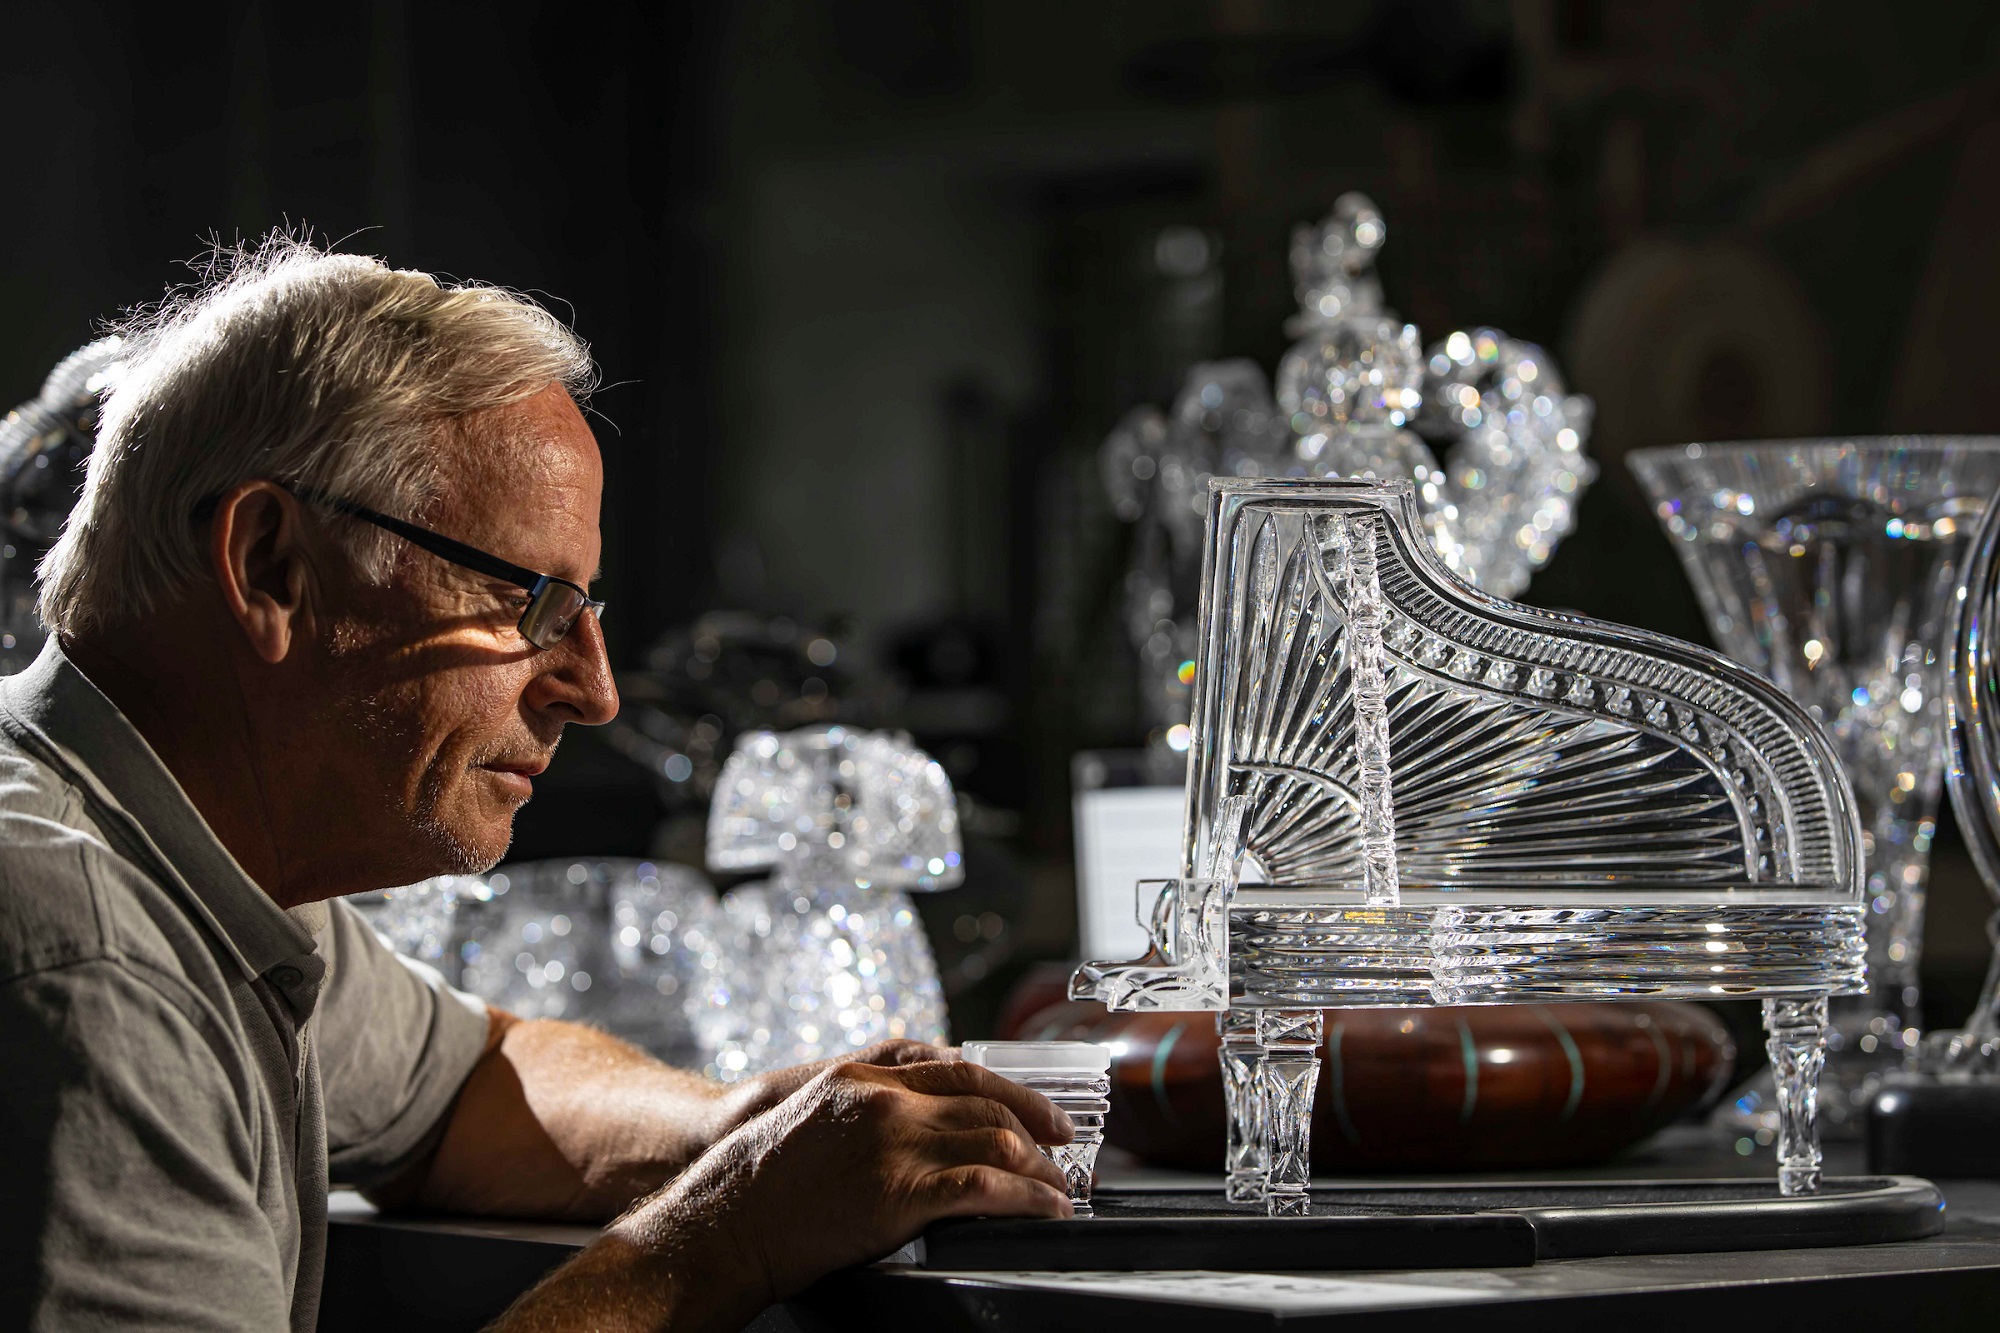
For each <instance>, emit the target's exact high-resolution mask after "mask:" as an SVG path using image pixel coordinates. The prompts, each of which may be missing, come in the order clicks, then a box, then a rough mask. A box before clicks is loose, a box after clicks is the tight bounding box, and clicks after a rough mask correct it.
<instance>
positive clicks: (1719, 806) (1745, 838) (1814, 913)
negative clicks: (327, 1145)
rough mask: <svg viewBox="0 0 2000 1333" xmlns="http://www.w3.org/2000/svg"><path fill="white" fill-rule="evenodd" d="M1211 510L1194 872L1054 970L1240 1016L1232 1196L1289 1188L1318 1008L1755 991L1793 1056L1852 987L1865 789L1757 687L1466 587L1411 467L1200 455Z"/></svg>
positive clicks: (1270, 1194)
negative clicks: (1337, 467)
mask: <svg viewBox="0 0 2000 1333" xmlns="http://www.w3.org/2000/svg"><path fill="white" fill-rule="evenodd" d="M1207 532H1208V536H1207V546H1206V552H1205V561H1204V565H1203V588H1202V602H1201V615H1200V641H1199V644H1198V648H1197V658H1196V662H1197V665H1196V670H1195V693H1196V705H1195V714H1194V735H1195V740H1194V746H1193V750H1192V759H1193V762H1192V763H1191V765H1190V768H1189V775H1188V814H1187V826H1186V830H1185V832H1186V847H1185V857H1184V860H1185V878H1184V879H1182V880H1180V881H1178V882H1176V883H1174V884H1173V885H1171V886H1169V888H1168V890H1167V894H1166V896H1167V897H1168V898H1171V899H1174V900H1175V902H1174V903H1172V904H1171V905H1160V906H1156V907H1155V908H1154V911H1153V929H1154V937H1155V948H1154V953H1153V955H1152V956H1151V957H1149V958H1147V959H1145V960H1142V961H1141V962H1139V963H1135V964H1131V965H1112V964H1102V963H1098V964H1088V965H1086V966H1085V967H1084V968H1083V969H1081V970H1080V971H1079V972H1078V974H1077V977H1076V979H1075V981H1074V982H1073V984H1072V990H1073V992H1074V993H1076V994H1078V995H1079V996H1094V997H1096V998H1100V999H1102V1000H1104V1001H1105V1002H1106V1003H1108V1004H1110V1005H1112V1006H1113V1007H1115V1008H1148V1007H1150V1008H1186V1009H1213V1008H1226V1009H1227V1010H1229V1011H1230V1017H1229V1019H1228V1021H1227V1023H1226V1024H1225V1027H1224V1047H1225V1051H1224V1056H1223V1062H1224V1078H1225V1087H1226V1088H1227V1089H1229V1090H1230V1091H1231V1106H1232V1114H1233V1115H1234V1116H1236V1118H1237V1121H1238V1123H1237V1124H1236V1126H1235V1128H1234V1131H1233V1132H1234V1135H1235V1137H1234V1138H1233V1139H1232V1147H1231V1150H1230V1162H1229V1172H1230V1179H1231V1182H1232V1188H1233V1189H1235V1190H1237V1192H1238V1193H1239V1194H1257V1193H1261V1194H1262V1195H1264V1196H1265V1197H1267V1198H1269V1199H1271V1200H1272V1201H1273V1207H1274V1209H1276V1210H1278V1211H1286V1210H1289V1209H1292V1208H1295V1207H1297V1206H1299V1204H1298V1202H1297V1201H1298V1200H1300V1199H1302V1198H1303V1189H1304V1174H1303V1171H1304V1166H1303V1163H1304V1161H1305V1151H1306V1149H1305V1142H1304V1137H1303V1136H1304V1133H1305V1130H1304V1126H1303V1123H1302V1122H1300V1121H1299V1120H1298V1115H1299V1114H1300V1106H1301V1097H1302V1095H1303V1097H1304V1098H1306V1099H1308V1103H1307V1109H1309V1097H1310V1090H1309V1086H1307V1085H1301V1084H1299V1083H1298V1080H1297V1078H1296V1077H1295V1075H1297V1073H1298V1070H1297V1069H1296V1068H1295V1067H1294V1065H1295V1064H1296V1061H1297V1060H1299V1059H1306V1058H1309V1056H1308V1055H1304V1054H1300V1053H1299V1052H1300V1051H1301V1050H1307V1051H1309V1050H1314V1049H1316V1044H1317V1042H1316V1038H1314V1040H1313V1041H1312V1042H1311V1043H1308V1044H1307V1045H1305V1046H1301V1045H1300V1043H1301V1042H1304V1036H1303V1035H1301V1034H1306V1033H1309V1032H1316V1031H1317V1027H1316V1026H1315V1025H1316V1023H1317V1014H1318V1011H1321V1010H1324V1009H1326V1008H1329V1007H1336V1006H1345V1005H1410V1004H1467V1003H1500V1002H1509V1001H1548V1000H1568V999H1578V1000H1580V999H1607V998H1609V999H1617V998H1661V997H1680V996H1684V997H1714V996H1720V995H1744V996H1750V995H1754V996H1759V997H1762V998H1765V999H1766V1001H1767V1007H1768V1005H1769V1004H1770V1003H1772V1002H1777V1001H1783V1002H1786V1003H1787V1004H1789V1005H1790V1006H1791V1007H1790V1008H1787V1009H1786V1010H1785V1011H1784V1013H1783V1015H1781V1016H1780V1017H1781V1018H1782V1026H1783V1027H1784V1030H1785V1031H1786V1032H1787V1033H1789V1034H1791V1035H1790V1036H1788V1037H1787V1039H1786V1040H1787V1045H1786V1046H1785V1050H1786V1051H1787V1052H1788V1053H1797V1052H1798V1051H1799V1050H1803V1049H1804V1048H1801V1047H1799V1046H1798V1043H1799V1042H1800V1041H1804V1042H1805V1044H1806V1047H1811V1045H1812V1038H1811V1035H1810V1027H1811V1025H1810V1023H1809V1022H1807V1021H1804V1020H1800V1019H1798V1017H1797V1012H1804V1013H1806V1014H1807V1015H1808V1017H1809V1016H1810V1014H1811V1013H1812V1012H1814V1010H1813V1008H1812V1006H1813V1005H1815V1004H1817V1003H1818V1002H1819V1001H1821V1000H1822V999H1823V998H1824V997H1825V996H1826V995H1827V994H1829V993H1851V992H1855V991H1858V990H1859V989H1860V988H1861V986H1862V982H1863V958H1862V912H1863V908H1862V898H1861V876H1860V867H1861V857H1860V851H1859V829H1858V825H1857V821H1856V815H1855V807H1854V802H1853V796H1852V793H1851V791H1850V790H1849V788H1848V786H1847V783H1846V780H1845V778H1844V776H1843V775H1842V773H1841V770H1840V766H1839V764H1838V762H1837V760H1836V757H1835V755H1834V753H1833V751H1832V749H1831V747H1830V746H1829V745H1828V744H1827V742H1826V739H1825V737H1824V736H1823V735H1822V734H1821V732H1820V731H1819V729H1818V728H1817V727H1815V726H1814V725H1813V724H1812V722H1811V720H1810V719H1809V718H1808V717H1807V715H1806V714H1805V712H1804V711H1803V710H1802V709H1801V708H1800V707H1799V706H1798V705H1797V704H1795V703H1793V702H1792V701H1791V700H1790V699H1789V698H1787V697H1786V696H1785V695H1784V694H1783V693H1782V692H1780V691H1779V690H1777V689H1776V688H1774V687H1773V686H1772V685H1771V684H1770V682H1768V681H1766V680H1764V679H1762V678H1760V677H1757V676H1755V675H1753V674H1752V673H1750V672H1748V671H1746V670H1744V669H1743V668H1741V667H1738V666H1736V665H1735V664H1733V663H1731V662H1729V661H1727V660H1726V659H1724V658H1722V657H1719V656H1717V655H1716V654H1713V653H1710V652H1708V651H1706V650H1704V649H1701V648H1697V647H1695V646H1693V645H1690V644H1684V643H1680V642H1678V641H1675V640H1672V639H1667V638H1664V637H1662V636H1659V635H1654V634H1648V633H1646V632H1644V631H1640V630H1632V629H1626V628H1622V627H1619V626H1613V625H1606V624H1601V623H1598V622H1594V621H1589V620H1585V619H1583V618H1581V617H1577V616H1568V615H1559V614H1555V613H1552V612H1546V611H1538V610H1534V609H1531V608H1528V607H1522V606H1516V605H1513V604H1511V603H1508V602H1504V601H1501V600H1500V599H1498V598H1496V597H1493V596H1491V595H1489V594H1486V593H1482V592H1480V591H1478V590H1476V589H1474V588H1471V587H1469V586H1468V585H1466V584H1464V583H1463V582H1461V581H1459V580H1458V579H1457V578H1456V577H1455V576H1454V575H1453V574H1452V573H1451V572H1450V571H1449V570H1448V569H1447V568H1446V567H1445V565H1444V564H1443V561H1442V560H1441V558H1440V557H1439V555H1438V554H1437V552H1436V550H1435V548H1434V547H1433V546H1432V545H1431V543H1430V542H1429V541H1428V540H1427V536H1426V533H1425V529H1424V527H1423V526H1422V525H1421V522H1420V518H1419V515H1418V513H1417V510H1416V507H1415V504H1414V503H1413V498H1412V493H1411V488H1410V486H1409V485H1408V484H1407V483H1401V482H1395V483H1388V484H1372V483H1361V482H1315V481H1237V480H1217V481H1215V482H1212V483H1211V488H1210V498H1209V512H1208V529H1207ZM1218 897H1222V898H1226V901H1227V910H1226V912H1221V911H1218V910H1217V908H1216V906H1215V901H1214V900H1215V899H1216V898H1218ZM1217 918H1222V919H1225V920H1226V923H1227V924H1226V928H1222V929H1217V928H1216V926H1215V924H1214V923H1215V922H1216V920H1217ZM1218 946H1219V948H1218ZM1219 978H1226V987H1227V995H1226V997H1225V998H1224V1000H1223V1002H1222V1003H1220V1004H1218V1003H1217V1001H1216V997H1215V991H1216V990H1217V988H1218V987H1217V981H1218V979H1219ZM1801 1006H1803V1008H1802V1009H1801ZM1237 1011H1245V1012H1244V1013H1243V1014H1242V1015H1241V1016H1239V1015H1238V1012H1237ZM1795 1011H1796V1012H1795ZM1774 1021H1777V1020H1775V1019H1774ZM1801 1032H1804V1033H1806V1035H1805V1036H1804V1037H1801V1036H1799V1034H1800V1033H1801ZM1775 1040H1776V1038H1775V1037H1774V1041H1775ZM1294 1047H1298V1048H1299V1049H1298V1050H1295V1049H1293V1048H1294ZM1773 1049H1774V1051H1775V1050H1776V1049H1777V1048H1776V1047H1775V1046H1774V1048H1773ZM1232 1052H1233V1053H1232ZM1788 1059H1789V1064H1788V1069H1789V1070H1790V1073H1791V1078H1792V1083H1791V1084H1790V1085H1788V1088H1789V1090H1790V1091H1791V1092H1792V1093H1793V1094H1795V1095H1793V1096H1792V1097H1791V1099H1790V1103H1789V1104H1790V1105H1793V1106H1795V1107H1797V1108H1801V1109H1800V1110H1799V1111H1798V1113H1797V1117H1796V1118H1797V1126H1796V1127H1797V1130H1798V1133H1797V1135H1795V1139H1796V1142H1795V1143H1794V1144H1793V1152H1792V1157H1791V1158H1790V1159H1788V1170H1789V1171H1790V1174H1788V1175H1787V1176H1786V1177H1785V1183H1786V1186H1787V1188H1788V1189H1801V1188H1806V1187H1808V1186H1809V1185H1810V1183H1811V1182H1812V1181H1813V1180H1816V1178H1817V1175H1816V1172H1817V1167H1816V1165H1814V1164H1813V1163H1814V1162H1816V1157H1815V1156H1814V1154H1816V1151H1817V1149H1816V1147H1814V1146H1813V1145H1812V1142H1811V1115H1810V1110H1811V1105H1812V1099H1811V1096H1810V1089H1808V1088H1806V1086H1805V1085H1806V1084H1808V1083H1810V1081H1811V1076H1812V1074H1813V1072H1814V1071H1815V1070H1816V1065H1815V1063H1814V1060H1813V1059H1812V1058H1808V1055H1799V1056H1798V1058H1796V1059H1790V1058H1789V1056H1788ZM1232 1062H1233V1063H1232ZM1808 1159H1811V1160H1810V1161H1809V1160H1808ZM1295 1175H1296V1176H1297V1189H1296V1190H1294V1189H1293V1188H1292V1178H1293V1176H1295ZM1258 1182H1261V1183H1258Z"/></svg>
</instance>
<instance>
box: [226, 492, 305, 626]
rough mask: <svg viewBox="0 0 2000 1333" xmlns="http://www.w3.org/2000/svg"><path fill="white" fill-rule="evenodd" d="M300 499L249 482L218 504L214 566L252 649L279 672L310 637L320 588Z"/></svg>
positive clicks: (232, 612)
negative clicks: (279, 666) (295, 646)
mask: <svg viewBox="0 0 2000 1333" xmlns="http://www.w3.org/2000/svg"><path fill="white" fill-rule="evenodd" d="M305 524H306V517H305V510H304V508H303V506H301V505H300V503H299V501H298V498H297V497H296V496H294V495H293V494H292V493H291V492H290V491H287V490H286V489H285V488H284V487H282V486H280V485H278V484H277V483H276V482H270V481H246V482H244V483H243V484H242V485H240V486H237V487H235V488H233V489H232V490H229V491H227V492H225V493H224V495H223V496H222V499H221V500H219V501H218V502H217V503H216V506H215V518H214V519H213V521H212V522H211V523H210V526H209V530H208V560H209V567H210V569H211V570H212V571H213V572H214V574H215V581H216V583H217V584H218V585H219V586H220V588H221V590H222V601H223V605H225V606H226V607H227V608H228V609H229V614H230V615H231V616H232V617H233V618H234V619H235V621H236V623H237V625H238V626H240V627H241V628H242V630H243V636H244V637H245V638H246V639H248V640H249V642H250V647H251V649H252V650H253V651H255V652H256V654H257V656H259V657H261V658H262V659H264V661H266V662H269V663H271V664H273V665H276V664H277V663H279V662H282V661H284V660H285V658H286V657H287V656H288V655H289V654H290V653H291V651H292V647H293V644H294V643H295V642H296V641H297V640H298V638H299V637H301V636H303V635H307V634H310V633H311V626H312V621H313V616H314V612H315V610H316V609H317V608H316V607H315V606H314V601H315V598H316V595H317V593H318V591H319V588H318V582H317V580H316V579H315V577H314V569H313V563H312V558H311V551H312V546H313V543H312V542H311V541H310V540H309V538H308V534H307V532H306V529H305Z"/></svg>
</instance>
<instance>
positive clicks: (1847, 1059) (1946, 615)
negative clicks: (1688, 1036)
mask: <svg viewBox="0 0 2000 1333" xmlns="http://www.w3.org/2000/svg"><path fill="white" fill-rule="evenodd" d="M1629 462H1630V465H1631V467H1632V470H1633V472H1634V473H1636V474H1637V476H1638V478H1639V481H1640V483H1641V484H1642V485H1643V486H1644V487H1645V488H1646V491H1647V492H1648V494H1649V495H1650V497H1651V499H1652V500H1653V503H1654V512H1655V513H1656V514H1657V515H1658V517H1659V519H1660V522H1661V523H1662V524H1663V525H1664V526H1665V528H1666V530H1667V534H1668V536H1669V537H1671V538H1672V539H1673V543H1674V549H1675V551H1676V552H1677V553H1678V554H1679V556H1680V558H1681V563H1682V564H1683V565H1684V566H1685V567H1686V569H1687V574H1688V578H1689V580H1690V581H1691V582H1692V583H1693V584H1694V588H1695V592H1696V595H1697V596H1698V597H1699V598H1700V600H1701V605H1702V610H1703V612H1704V613H1705V614H1706V616H1707V619H1708V624H1709V629H1710V631H1711V632H1712V633H1713V634H1714V635H1715V639H1716V642H1717V644H1718V645H1719V646H1720V647H1721V648H1722V649H1723V651H1724V652H1726V653H1728V654H1729V655H1730V656H1731V657H1734V658H1735V659H1736V660H1737V661H1739V662H1742V663H1743V664H1744V665H1746V666H1749V667H1752V668H1754V669H1755V670H1757V671H1760V672H1762V673H1763V674H1764V675H1766V676H1768V677H1770V678H1771V679H1772V680H1773V681H1775V682H1776V683H1777V684H1778V685H1779V686H1780V687H1781V688H1782V689H1784V690H1785V691H1786V692H1787V693H1788V694H1790V695H1791V696H1792V697H1793V698H1794V699H1797V700H1798V701H1799V702H1800V703H1802V704H1804V705H1805V706H1806V708H1807V710H1808V711H1809V712H1810V713H1811V714H1812V716H1813V717H1814V719H1815V720H1817V721H1818V722H1819V723H1820V725H1821V726H1822V727H1824V728H1825V729H1826V731H1827V734H1828V735H1829V737H1830V738H1831V739H1832V741H1833V743H1834V747H1835V749H1836V750H1837V751H1838V753H1839V755H1840V757H1841V762H1842V763H1843V764H1844V765H1845V766H1846V769H1847V772H1848V776H1849V777H1850V778H1851V779H1852V781H1853V784H1854V792H1855V796H1856V798H1857V801H1858V803H1859V806H1860V813H1861V828H1862V849H1863V853H1864V856H1865V858H1866V864H1867V884H1868V912H1867V918H1866V919H1867V938H1868V993H1867V994H1866V995H1864V996H1854V997H1851V998H1848V999H1842V1000H1836V1001H1835V1002H1834V1005H1833V1016H1832V1023H1833V1030H1832V1032H1830V1033H1829V1037H1828V1047H1829V1058H1828V1064H1827V1072H1828V1087H1827V1096H1826V1097H1825V1099H1824V1103H1823V1111H1824V1114H1825V1120H1826V1123H1827V1126H1828V1128H1829V1129H1831V1130H1835V1131H1838V1130H1839V1129H1841V1128H1842V1127H1844V1126H1845V1127H1855V1126H1858V1123H1859V1111H1860V1108H1861V1106H1862V1105H1863V1103H1864V1101H1865V1098H1866V1097H1867V1096H1868V1095H1869V1094H1870V1093H1871V1091H1872V1089H1873V1086H1874V1085H1875V1083H1876V1082H1877V1081H1878V1080H1879V1076H1880V1075H1881V1074H1883V1073H1886V1072H1888V1071H1889V1070H1892V1069H1895V1068H1899V1067H1901V1066H1902V1065H1903V1064H1904V1063H1905V1062H1906V1061H1907V1060H1908V1059H1909V1058H1910V1057H1911V1055H1912V1054H1913V1053H1914V1051H1915V1049H1916V1047H1917V1043H1918V1039H1919V1035H1920V1030H1921V1028H1922V1017H1921V997H1920V994H1919V990H1918V985H1917V964H1918V962H1919V958H1920V954H1921V950H1922V942H1923V917H1924V884H1925V879H1926V876H1927V874H1928V871H1929V862H1930V845H1931V836H1932V832H1933V829H1934V827H1935V825H1934V819H1935V816H1936V813H1937V804H1938V796H1939V791H1940V783H1941V778H1942V774H1943V766H1944V746H1943V739H1944V734H1943V732H1944V721H1945V713H1944V694H1945V680H1944V665H1943V664H1944V658H1945V639H1946V635H1947V634H1948V632H1949V627H1950V621H1951V611H1952V605H1951V603H1952V594H1953V590H1954V589H1955V587H1956V586H1957V582H1958V566H1959V563H1960V562H1961V560H1962V558H1963V556H1964V552H1965V548H1966V542H1967V540H1968V539H1969V538H1970V537H1971V535H1972V532H1973V529H1974V527H1975V526H1976V524H1977V522H1978V520H1979V517H1980V515H1981V513H1982V512H1983V511H1984V509H1985V506H1986V501H1987V497H1989V496H1991V495H1992V494H1993V493H1994V491H1995V490H1996V489H2000V439H1983V438H1961V437H1924V436H1896V437H1884V438H1874V439H1850V440H1790V441H1784V440H1781V441H1766V442H1756V443H1746V444H1721V445H1717V444H1689V445H1681V446H1675V447H1671V448H1664V449H1647V450H1642V451H1639V452H1637V453H1634V454H1632V455H1631V456H1630V458H1629ZM1758 1100H1759V1099H1758V1098H1757V1097H1756V1095H1755V1094H1752V1096H1751V1099H1750V1100H1748V1101H1746V1103H1744V1104H1743V1105H1744V1109H1745V1110H1746V1112H1749V1111H1755V1110H1758V1109H1759V1107H1758V1105H1757V1102H1758Z"/></svg>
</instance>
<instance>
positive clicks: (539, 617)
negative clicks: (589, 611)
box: [521, 581, 590, 648]
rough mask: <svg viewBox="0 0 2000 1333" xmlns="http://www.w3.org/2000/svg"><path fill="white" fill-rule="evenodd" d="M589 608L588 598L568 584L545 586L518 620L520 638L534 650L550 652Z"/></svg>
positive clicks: (549, 584) (552, 582)
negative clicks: (549, 649) (519, 622)
mask: <svg viewBox="0 0 2000 1333" xmlns="http://www.w3.org/2000/svg"><path fill="white" fill-rule="evenodd" d="M589 604H590V600H589V599H588V598H587V597H585V596H584V595H583V594H582V593H580V592H578V591H577V590H576V589H575V588H572V587H570V586H569V585H568V584H567V583H556V582H554V581H551V582H548V583H545V584H543V585H542V589H541V591H540V592H538V593H536V594H535V598H534V600H533V601H531V602H529V603H528V609H527V611H526V612H525V613H524V614H523V615H522V616H521V635H522V637H523V638H525V639H527V641H528V642H529V643H532V644H534V645H535V647H537V648H553V647H555V646H556V645H557V644H559V643H561V642H562V641H563V637H564V636H565V635H567V634H568V633H569V632H570V630H571V628H572V627H574V626H575V624H576V618H577V617H578V616H580V615H582V614H583V609H584V607H586V606H588V605H589Z"/></svg>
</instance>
